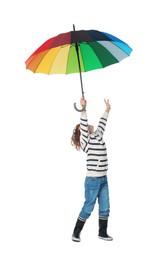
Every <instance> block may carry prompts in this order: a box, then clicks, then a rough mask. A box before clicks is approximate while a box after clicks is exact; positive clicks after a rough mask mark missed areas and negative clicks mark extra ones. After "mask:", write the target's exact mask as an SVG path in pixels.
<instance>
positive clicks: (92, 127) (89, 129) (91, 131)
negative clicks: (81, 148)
mask: <svg viewBox="0 0 162 260" xmlns="http://www.w3.org/2000/svg"><path fill="white" fill-rule="evenodd" d="M88 131H89V133H90V134H92V133H93V132H94V126H93V125H88Z"/></svg>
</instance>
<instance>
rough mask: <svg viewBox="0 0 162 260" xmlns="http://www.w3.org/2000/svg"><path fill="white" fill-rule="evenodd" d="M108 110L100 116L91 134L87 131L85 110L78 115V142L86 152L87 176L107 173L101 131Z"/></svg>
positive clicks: (98, 175)
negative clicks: (79, 132)
mask: <svg viewBox="0 0 162 260" xmlns="http://www.w3.org/2000/svg"><path fill="white" fill-rule="evenodd" d="M107 118H108V112H106V111H105V112H104V114H103V115H102V117H101V118H100V121H99V124H98V127H97V130H96V131H95V132H93V133H92V134H90V133H89V131H88V119H87V113H86V111H83V112H82V113H81V117H80V131H81V135H80V143H81V148H82V150H83V151H84V152H85V153H86V154H87V174H86V175H87V176H91V177H101V176H104V175H106V174H107V170H108V158H107V149H106V144H105V142H104V140H103V133H104V130H105V127H106V123H107Z"/></svg>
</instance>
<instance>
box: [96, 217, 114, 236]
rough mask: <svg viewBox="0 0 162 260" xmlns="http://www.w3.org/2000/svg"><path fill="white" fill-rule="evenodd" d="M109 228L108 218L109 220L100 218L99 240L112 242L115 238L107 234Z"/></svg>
mask: <svg viewBox="0 0 162 260" xmlns="http://www.w3.org/2000/svg"><path fill="white" fill-rule="evenodd" d="M107 226H108V218H107V219H105V218H104V219H103V218H102V219H101V218H99V234H98V238H100V239H103V240H106V241H112V240H113V238H112V237H110V236H109V235H108V234H107Z"/></svg>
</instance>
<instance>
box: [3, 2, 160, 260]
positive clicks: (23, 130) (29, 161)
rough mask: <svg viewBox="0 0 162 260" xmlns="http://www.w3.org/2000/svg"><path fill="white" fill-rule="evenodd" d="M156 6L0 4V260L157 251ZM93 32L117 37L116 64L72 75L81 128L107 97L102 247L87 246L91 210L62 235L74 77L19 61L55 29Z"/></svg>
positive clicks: (78, 190)
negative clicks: (83, 114)
mask: <svg viewBox="0 0 162 260" xmlns="http://www.w3.org/2000/svg"><path fill="white" fill-rule="evenodd" d="M160 10H161V6H160V1H158V0H155V1H145V0H143V1H127V0H123V1H119V0H118V1H116V0H115V1H102V0H100V1H97V2H95V1H80V2H78V1H57V2H56V1H50V0H46V1H37V0H33V1H18V0H15V1H5V2H3V4H2V3H1V8H0V12H1V13H0V23H1V41H0V45H1V56H0V73H1V76H0V259H1V260H12V259H17V260H19V259H21V260H22V259H23V260H25V259H27V260H29V259H30V260H36V259H39V260H44V259H48V260H51V259H56V257H57V258H58V259H66V258H67V259H83V258H84V259H85V258H87V259H88V258H90V259H94V258H95V259H99V258H100V259H103V258H105V257H106V258H107V259H119V258H120V259H125V260H128V259H131V260H134V259H147V258H148V257H150V259H156V260H159V259H161V257H162V253H161V249H160V246H161V233H162V226H161V219H162V213H161V197H162V191H161V174H162V166H161V154H162V148H161V147H162V137H161V133H162V124H161V118H162V117H161V112H162V104H161V93H162V92H161V87H162V80H161V63H160V62H161V59H162V52H161V44H162V40H161V36H160V34H161V21H160V20H161V11H160ZM73 23H74V24H75V27H76V30H81V29H85V30H89V29H96V30H100V31H105V32H108V33H110V34H113V35H115V36H116V37H118V38H120V39H122V40H123V41H125V42H127V43H128V44H129V45H130V46H131V47H132V48H133V52H132V54H131V56H130V57H128V58H127V59H125V60H123V61H121V63H118V64H115V65H112V66H109V67H107V68H105V69H101V70H96V71H92V72H87V73H83V74H82V76H83V86H84V91H85V97H86V99H87V101H88V107H87V110H88V117H89V123H91V124H94V126H95V127H96V126H97V123H98V120H99V117H100V116H101V114H102V113H103V111H104V109H105V105H104V101H103V100H104V98H109V100H110V103H111V107H112V109H111V112H110V116H109V119H108V125H107V129H106V132H105V137H104V139H105V141H106V143H107V147H108V155H109V171H108V178H109V189H110V200H111V215H110V220H109V229H108V230H109V234H110V235H112V236H113V238H114V241H113V242H105V241H101V240H99V239H98V237H97V235H98V216H97V213H98V212H97V210H98V207H97V204H96V207H95V209H94V211H93V213H92V215H91V217H90V218H89V220H88V221H87V223H86V224H85V227H84V230H83V232H82V236H81V243H74V242H72V241H71V234H72V231H73V228H74V224H75V222H76V219H77V216H78V214H79V212H80V209H81V206H82V204H83V201H84V187H83V185H84V178H85V173H86V166H85V164H86V163H85V159H86V158H85V154H84V153H83V152H77V151H75V149H74V148H73V147H72V146H71V144H70V138H71V134H72V131H73V128H74V126H75V124H77V123H78V120H79V116H80V115H79V113H78V112H76V111H75V110H74V108H73V103H74V102H77V105H78V106H79V100H80V97H81V89H80V79H79V74H71V75H50V76H48V75H43V74H34V73H32V72H31V71H29V70H26V68H25V61H26V59H27V58H28V57H29V56H30V55H31V54H32V53H33V52H34V51H35V49H37V48H38V47H39V46H40V45H41V44H42V43H43V42H44V41H46V40H47V39H49V38H51V37H53V36H55V35H57V34H59V33H63V32H67V31H71V30H72V29H73V28H72V25H73Z"/></svg>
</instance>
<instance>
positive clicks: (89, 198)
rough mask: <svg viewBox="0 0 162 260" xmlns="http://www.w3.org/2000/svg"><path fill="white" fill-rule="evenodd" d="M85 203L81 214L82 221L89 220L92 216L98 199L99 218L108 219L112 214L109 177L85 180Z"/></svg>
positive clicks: (87, 178)
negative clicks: (110, 213)
mask: <svg viewBox="0 0 162 260" xmlns="http://www.w3.org/2000/svg"><path fill="white" fill-rule="evenodd" d="M84 187H85V202H84V205H83V207H82V210H81V212H80V214H79V217H80V218H81V219H87V218H89V216H90V215H91V213H92V211H93V209H94V206H95V203H96V199H98V205H99V208H98V214H99V217H108V216H109V212H110V202H109V187H108V180H107V176H103V177H88V176H86V178H85V183H84Z"/></svg>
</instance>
